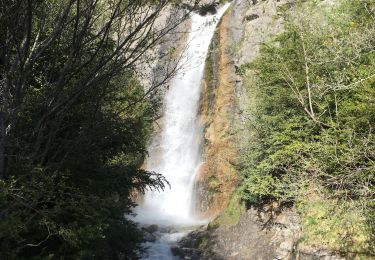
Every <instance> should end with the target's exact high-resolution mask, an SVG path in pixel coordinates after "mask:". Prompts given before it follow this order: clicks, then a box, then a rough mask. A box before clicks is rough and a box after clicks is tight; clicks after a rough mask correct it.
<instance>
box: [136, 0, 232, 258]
mask: <svg viewBox="0 0 375 260" xmlns="http://www.w3.org/2000/svg"><path fill="white" fill-rule="evenodd" d="M228 6H229V4H226V5H225V6H223V7H222V8H220V9H219V10H218V13H217V14H216V15H207V16H200V15H199V14H192V16H191V21H192V28H191V32H190V33H189V37H188V46H187V49H186V51H185V54H184V57H183V58H182V60H181V62H182V64H183V66H184V71H183V73H180V74H179V75H178V76H176V77H175V78H174V79H173V80H172V82H171V85H170V88H169V90H168V92H167V94H166V97H165V100H164V116H163V122H162V124H161V127H162V132H161V134H160V135H158V136H157V137H156V138H157V139H155V140H154V142H153V144H152V145H151V146H150V147H149V153H150V157H149V158H148V160H147V162H146V169H147V170H149V171H154V172H158V173H161V174H163V175H164V176H165V177H166V179H167V180H168V181H169V183H170V186H171V187H170V188H168V187H167V188H166V190H165V191H163V192H158V191H148V192H147V193H146V194H145V196H144V200H143V203H142V204H141V205H140V206H139V207H137V209H136V214H137V217H136V221H138V222H139V223H141V224H146V225H147V224H149V225H150V224H156V225H159V226H189V225H190V226H191V225H196V224H199V223H202V221H199V220H198V219H197V218H196V217H195V216H194V214H193V210H192V209H193V207H192V206H193V204H194V201H193V198H194V196H193V186H194V181H195V177H196V175H197V173H198V171H199V167H200V165H201V163H202V152H201V141H202V140H203V130H202V126H201V125H200V123H199V119H198V116H197V115H198V107H199V99H200V94H201V84H202V78H203V73H204V66H205V60H206V57H207V54H208V49H209V45H210V42H211V39H212V37H213V35H214V32H215V28H216V26H217V23H218V22H219V19H220V17H221V16H222V15H223V14H224V12H225V10H226V9H227V8H228ZM180 236H181V234H177V233H174V234H169V235H168V236H167V237H166V236H164V237H162V239H160V240H159V241H157V242H156V243H154V244H153V245H151V250H152V251H154V254H155V256H154V257H152V256H150V258H149V259H171V258H170V257H171V255H170V256H167V255H166V253H165V252H166V251H168V250H170V249H168V248H169V247H168V243H170V242H173V241H175V240H176V239H178V237H180ZM158 251H159V255H158V256H156V254H157V252H158ZM161 251H163V252H164V253H160V252H161ZM151 254H152V253H151Z"/></svg>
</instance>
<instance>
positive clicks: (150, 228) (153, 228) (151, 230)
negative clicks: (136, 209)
mask: <svg viewBox="0 0 375 260" xmlns="http://www.w3.org/2000/svg"><path fill="white" fill-rule="evenodd" d="M145 230H146V231H147V232H148V233H155V232H156V231H158V230H159V226H158V225H150V226H148V227H146V228H145Z"/></svg>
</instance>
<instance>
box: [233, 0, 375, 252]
mask: <svg viewBox="0 0 375 260" xmlns="http://www.w3.org/2000/svg"><path fill="white" fill-rule="evenodd" d="M374 7H375V6H374V4H373V3H372V2H371V1H343V2H342V3H341V4H339V5H338V4H336V5H333V6H332V5H326V4H325V3H324V2H321V1H308V2H305V3H300V4H299V5H297V6H295V7H294V8H293V9H292V10H293V11H292V12H288V11H285V16H286V17H285V19H286V21H287V22H286V31H285V32H284V33H282V34H281V35H279V36H277V37H276V38H275V39H274V40H273V41H271V42H269V43H267V44H266V45H264V46H263V47H262V50H261V54H260V57H259V58H258V60H257V61H255V62H254V63H252V64H246V65H244V66H243V67H242V68H241V69H240V71H239V72H240V73H241V75H242V76H243V77H245V82H246V84H247V88H248V92H249V96H251V97H252V102H251V104H250V105H249V107H248V111H247V118H248V120H247V122H246V128H247V131H248V133H247V134H248V136H249V138H248V140H249V142H248V143H247V145H245V148H244V151H243V152H242V156H241V165H242V176H243V187H242V189H243V195H242V196H243V198H244V199H245V200H246V201H247V203H249V204H253V203H264V202H267V201H272V200H278V201H282V202H294V203H299V204H298V205H300V213H301V217H302V221H303V226H304V231H305V234H304V235H305V237H304V238H305V240H306V243H307V244H312V243H311V241H322V244H324V246H326V247H327V248H328V249H332V250H336V251H339V252H340V253H343V254H346V253H347V254H352V253H356V254H374V248H373V246H371V244H373V243H372V242H373V239H374V235H375V233H374V231H375V226H374V221H373V220H374V204H373V201H374V199H375V189H374V184H375V153H374V151H375V136H374V132H373V130H374V126H375V105H374V104H375V103H374V102H375V91H374V89H375V66H374V65H375V55H374V50H375V41H374V36H375V30H374V25H375V14H374V13H373V11H371V10H374ZM306 14H309V15H306ZM254 73H255V76H252V75H253V74H254ZM316 197H317V199H314V198H316ZM349 227H351V228H349ZM328 230H329V231H328Z"/></svg>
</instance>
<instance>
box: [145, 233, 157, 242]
mask: <svg viewBox="0 0 375 260" xmlns="http://www.w3.org/2000/svg"><path fill="white" fill-rule="evenodd" d="M143 238H144V240H145V241H146V242H151V243H152V242H155V241H156V240H157V239H158V236H156V235H155V234H152V233H149V232H144V234H143Z"/></svg>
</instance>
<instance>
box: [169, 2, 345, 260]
mask: <svg viewBox="0 0 375 260" xmlns="http://www.w3.org/2000/svg"><path fill="white" fill-rule="evenodd" d="M295 3H296V1H295V0H262V1H260V0H259V1H258V0H251V1H247V0H235V1H233V3H232V6H231V7H230V9H229V10H228V11H227V13H226V14H225V15H224V16H223V18H222V20H221V22H220V24H219V26H218V28H217V31H216V34H215V37H214V39H213V41H212V43H211V47H210V55H209V57H208V58H207V63H206V71H205V78H204V82H203V93H202V98H201V109H200V113H201V118H202V123H203V125H204V144H205V147H204V159H205V163H204V165H203V166H202V168H201V171H200V174H199V176H198V179H197V185H196V190H197V205H196V206H197V210H198V212H199V213H200V214H201V215H202V216H204V217H211V218H216V219H215V220H214V221H213V222H211V223H210V224H209V225H207V226H205V227H202V228H201V229H200V230H197V231H195V232H192V233H191V234H190V235H189V236H188V237H186V238H185V239H183V240H182V241H181V242H180V245H179V247H176V248H175V250H174V252H175V253H176V254H177V255H179V256H180V257H181V258H182V259H223V260H227V259H265V260H268V259H327V260H328V259H330V260H336V259H342V258H341V257H339V256H336V255H333V254H331V253H330V252H326V251H324V250H319V249H317V248H307V247H302V246H300V242H301V234H302V228H301V224H300V220H299V217H298V214H297V213H296V211H295V209H294V208H290V207H282V206H281V205H277V204H272V205H264V206H261V207H251V208H249V209H247V210H243V211H242V213H241V214H240V217H239V218H238V219H236V220H235V223H222V222H220V221H218V219H220V218H222V216H223V215H225V214H226V213H225V211H227V210H228V205H229V204H230V201H231V198H233V194H234V192H235V190H236V187H237V185H238V183H239V181H240V180H239V175H238V172H237V169H236V168H237V167H236V158H237V156H238V154H239V153H241V149H242V147H241V146H242V144H241V139H242V138H244V136H246V134H245V132H246V128H245V127H244V126H243V124H242V123H243V121H244V120H245V118H244V114H245V113H243V111H244V110H245V109H246V107H247V106H248V105H249V104H251V102H252V98H253V97H252V96H251V95H249V94H248V93H247V91H246V89H247V88H248V85H249V84H252V81H254V71H251V70H248V71H247V74H246V75H242V76H240V75H239V73H237V72H238V70H239V68H240V67H241V65H244V64H246V63H249V62H251V61H253V60H254V59H255V58H256V57H257V56H258V54H259V51H260V47H261V45H262V44H263V43H265V42H267V41H268V40H269V39H270V38H271V37H272V36H274V35H276V34H279V33H281V32H282V31H283V30H284V28H283V26H284V20H283V18H282V17H283V16H282V15H281V12H282V11H283V10H285V9H290V8H293V6H294V4H295ZM239 206H240V205H239ZM239 212H241V210H239Z"/></svg>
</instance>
